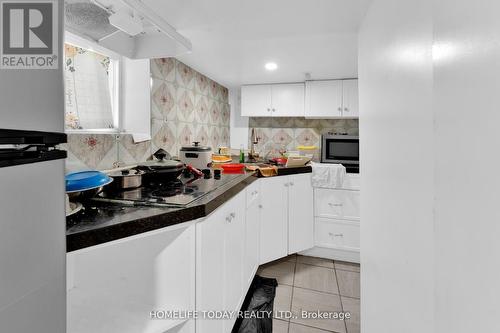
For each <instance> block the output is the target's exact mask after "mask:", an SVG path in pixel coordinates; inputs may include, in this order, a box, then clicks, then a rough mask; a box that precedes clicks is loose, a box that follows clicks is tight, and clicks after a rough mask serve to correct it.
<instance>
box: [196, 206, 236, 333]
mask: <svg viewBox="0 0 500 333" xmlns="http://www.w3.org/2000/svg"><path fill="white" fill-rule="evenodd" d="M225 208H226V206H223V207H221V208H219V209H217V210H216V211H215V212H214V213H213V214H212V215H210V216H208V217H207V219H206V220H205V221H202V222H199V223H198V224H197V225H196V310H198V311H223V310H224V289H225V286H224V266H223V258H224V228H225V223H226V220H225V218H226V216H227V214H228V213H227V210H226V209H225ZM196 332H200V333H210V332H224V321H222V320H210V319H203V318H200V319H197V320H196Z"/></svg>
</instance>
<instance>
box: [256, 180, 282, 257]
mask: <svg viewBox="0 0 500 333" xmlns="http://www.w3.org/2000/svg"><path fill="white" fill-rule="evenodd" d="M260 181H261V191H262V197H261V200H262V212H261V223H260V263H261V264H264V263H267V262H270V261H273V260H276V259H279V258H283V257H285V256H286V255H287V254H288V191H287V190H288V187H287V184H288V182H289V180H288V177H287V176H280V177H270V178H264V179H261V180H260Z"/></svg>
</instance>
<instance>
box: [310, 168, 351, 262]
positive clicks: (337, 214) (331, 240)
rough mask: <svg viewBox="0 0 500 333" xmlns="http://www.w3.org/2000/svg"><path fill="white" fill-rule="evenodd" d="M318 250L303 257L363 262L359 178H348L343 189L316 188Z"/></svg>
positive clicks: (315, 213) (315, 236) (316, 240)
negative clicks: (360, 253) (361, 256)
mask: <svg viewBox="0 0 500 333" xmlns="http://www.w3.org/2000/svg"><path fill="white" fill-rule="evenodd" d="M314 216H315V218H314V248H312V249H311V250H307V251H305V252H303V253H302V254H305V255H310V256H316V257H321V258H328V259H334V260H342V261H349V262H359V252H360V182H359V174H347V175H346V177H345V178H344V181H343V184H342V187H341V188H335V189H332V188H314Z"/></svg>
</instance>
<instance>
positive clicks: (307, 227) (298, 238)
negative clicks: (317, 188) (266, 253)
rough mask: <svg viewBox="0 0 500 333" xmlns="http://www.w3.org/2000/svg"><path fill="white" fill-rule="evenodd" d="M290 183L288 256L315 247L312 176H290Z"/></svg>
mask: <svg viewBox="0 0 500 333" xmlns="http://www.w3.org/2000/svg"><path fill="white" fill-rule="evenodd" d="M288 183H289V187H288V254H292V253H297V252H299V251H304V250H307V249H310V248H312V247H313V245H314V236H313V220H314V214H313V188H312V185H311V174H310V173H306V174H300V175H294V176H289V182H288Z"/></svg>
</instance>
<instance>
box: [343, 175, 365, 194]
mask: <svg viewBox="0 0 500 333" xmlns="http://www.w3.org/2000/svg"><path fill="white" fill-rule="evenodd" d="M360 183H361V181H360V177H359V174H358V173H348V174H347V175H346V176H345V178H344V183H343V184H342V188H343V189H346V190H355V191H359V189H360Z"/></svg>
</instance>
